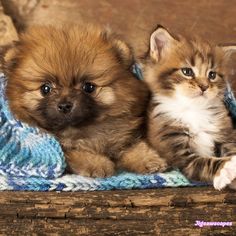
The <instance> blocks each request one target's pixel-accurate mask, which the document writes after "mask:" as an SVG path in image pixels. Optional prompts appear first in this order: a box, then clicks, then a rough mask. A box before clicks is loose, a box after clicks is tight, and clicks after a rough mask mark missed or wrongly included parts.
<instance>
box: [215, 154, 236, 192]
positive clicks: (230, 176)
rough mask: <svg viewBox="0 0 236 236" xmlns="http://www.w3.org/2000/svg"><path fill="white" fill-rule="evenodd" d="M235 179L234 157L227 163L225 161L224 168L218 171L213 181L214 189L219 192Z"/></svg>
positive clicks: (235, 160)
mask: <svg viewBox="0 0 236 236" xmlns="http://www.w3.org/2000/svg"><path fill="white" fill-rule="evenodd" d="M235 179H236V156H233V157H232V158H231V159H230V160H229V161H227V162H226V163H225V164H224V166H223V167H222V168H221V170H220V171H219V174H218V175H216V176H215V177H214V179H213V186H214V188H215V189H218V190H221V189H223V188H225V187H226V186H227V185H229V184H232V186H233V185H234V186H235V185H236V184H235V183H233V180H235Z"/></svg>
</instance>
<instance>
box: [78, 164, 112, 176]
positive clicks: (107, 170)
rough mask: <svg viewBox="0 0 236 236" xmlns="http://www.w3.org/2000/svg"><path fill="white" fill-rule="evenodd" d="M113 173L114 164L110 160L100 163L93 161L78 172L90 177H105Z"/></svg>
mask: <svg viewBox="0 0 236 236" xmlns="http://www.w3.org/2000/svg"><path fill="white" fill-rule="evenodd" d="M114 173H115V165H114V163H113V162H112V161H110V160H106V161H104V160H103V161H101V162H100V163H99V162H97V163H94V164H91V163H90V165H89V166H87V169H85V170H80V171H79V174H80V175H83V176H87V177H92V178H105V177H109V176H112V175H113V174H114Z"/></svg>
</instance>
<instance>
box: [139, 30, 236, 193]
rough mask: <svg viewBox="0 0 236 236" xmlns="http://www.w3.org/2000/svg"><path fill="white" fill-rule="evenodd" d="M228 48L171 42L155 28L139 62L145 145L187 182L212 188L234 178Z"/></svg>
mask: <svg viewBox="0 0 236 236" xmlns="http://www.w3.org/2000/svg"><path fill="white" fill-rule="evenodd" d="M232 50H235V47H233V46H232V47H230V46H228V47H219V46H212V45H210V44H208V43H206V42H203V41H201V40H200V39H198V40H186V39H185V38H182V37H180V38H178V39H176V38H174V37H173V36H172V35H170V33H169V32H168V31H167V30H166V29H164V28H163V27H158V28H157V30H156V31H155V32H154V33H153V34H152V35H151V39H150V51H149V55H148V56H147V57H146V58H145V59H144V60H143V70H144V79H145V81H146V82H147V84H148V85H149V88H150V90H151V91H152V94H153V97H152V103H151V107H150V111H149V124H148V139H149V141H150V143H151V144H152V146H153V147H154V148H155V149H156V150H157V151H158V152H159V154H160V156H161V157H163V158H165V159H166V160H167V162H168V165H170V166H171V167H174V168H179V169H180V170H181V171H182V172H183V173H184V174H185V175H186V176H187V177H189V178H190V179H194V180H200V181H207V182H213V184H214V187H215V188H216V189H222V188H223V187H225V186H226V185H228V184H230V183H231V182H232V181H233V179H235V178H236V133H235V132H234V131H233V126H232V121H231V119H230V116H229V114H228V111H227V109H226V108H225V105H224V92H225V89H226V80H225V77H226V72H225V63H226V62H227V59H228V57H229V52H230V51H232ZM189 68H190V69H191V70H189ZM186 70H187V72H189V73H184V72H186ZM212 72H213V73H212ZM215 72H216V74H215ZM214 75H215V78H213V77H214Z"/></svg>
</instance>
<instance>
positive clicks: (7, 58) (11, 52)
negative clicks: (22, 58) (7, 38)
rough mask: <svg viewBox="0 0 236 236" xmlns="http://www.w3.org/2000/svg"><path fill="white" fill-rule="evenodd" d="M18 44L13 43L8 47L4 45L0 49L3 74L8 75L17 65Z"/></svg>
mask: <svg viewBox="0 0 236 236" xmlns="http://www.w3.org/2000/svg"><path fill="white" fill-rule="evenodd" d="M18 46H19V42H18V41H14V42H13V43H11V44H9V45H5V46H3V47H1V49H0V63H1V69H2V70H3V72H4V73H5V74H8V72H9V71H11V70H12V69H13V68H14V67H15V66H16V65H17V54H18V51H19V49H18Z"/></svg>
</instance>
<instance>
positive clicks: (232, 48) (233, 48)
mask: <svg viewBox="0 0 236 236" xmlns="http://www.w3.org/2000/svg"><path fill="white" fill-rule="evenodd" d="M219 46H220V48H221V49H223V51H224V52H225V54H226V55H227V56H231V54H233V53H236V44H235V45H219Z"/></svg>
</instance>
